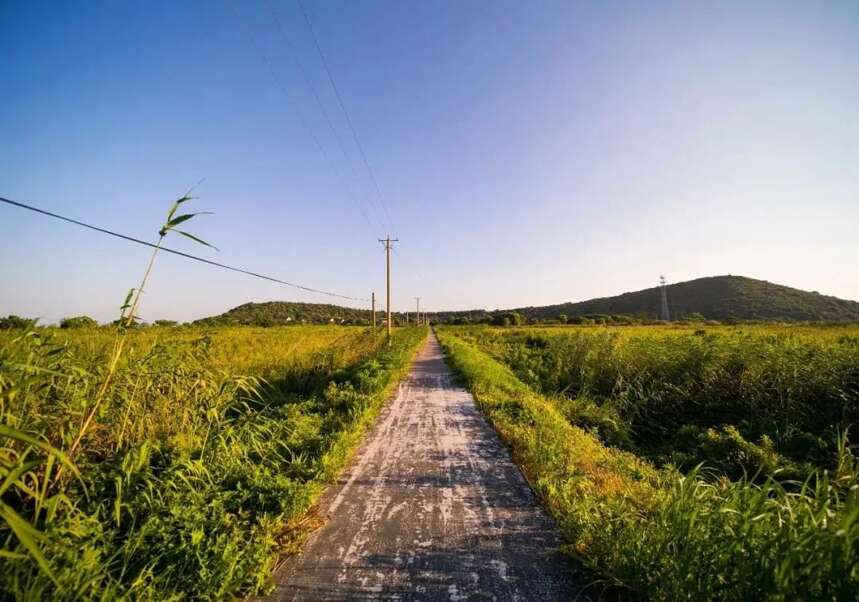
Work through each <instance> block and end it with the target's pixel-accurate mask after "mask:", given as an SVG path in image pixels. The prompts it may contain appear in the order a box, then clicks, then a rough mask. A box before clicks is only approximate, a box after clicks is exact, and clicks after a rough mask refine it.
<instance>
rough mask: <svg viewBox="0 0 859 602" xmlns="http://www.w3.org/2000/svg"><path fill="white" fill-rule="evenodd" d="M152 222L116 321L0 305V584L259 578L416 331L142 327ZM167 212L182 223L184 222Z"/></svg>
mask: <svg viewBox="0 0 859 602" xmlns="http://www.w3.org/2000/svg"><path fill="white" fill-rule="evenodd" d="M190 200H192V197H190V196H189V194H185V195H184V196H182V197H181V198H179V199H178V200H177V201H175V202H174V203H173V204H172V205H171V206H170V209H169V211H168V212H167V216H166V219H165V221H164V224H163V225H162V226H161V228H160V229H159V230H158V239H157V241H158V242H157V244H155V245H153V251H152V252H151V254H150V257H149V261H148V263H147V266H146V269H145V271H144V272H143V276H142V279H141V280H140V284H139V285H138V286H137V287H136V288H133V289H131V290H129V291H128V294H127V295H126V297H125V301H124V302H123V304H122V306H121V308H120V309H121V314H120V317H119V319H118V320H117V321H116V322H115V323H114V324H113V325H112V326H109V327H97V326H96V324H95V321H94V320H92V319H91V318H87V317H86V316H78V317H73V318H67V319H64V320H63V321H62V322H61V324H60V328H40V327H37V326H36V324H35V322H34V321H31V320H26V319H23V318H20V317H17V316H9V317H7V318H4V319H2V320H0V562H2V565H0V566H2V570H0V598H2V599H16V600H118V599H130V600H153V601H162V600H182V599H189V598H191V599H217V600H227V599H233V598H235V597H237V596H242V595H249V594H255V593H261V592H263V591H265V590H266V589H267V588H268V587H269V586H271V585H272V583H271V576H272V571H273V569H274V565H275V563H276V562H277V560H278V558H279V557H280V555H281V554H284V553H289V552H290V551H295V550H296V549H297V547H298V545H299V544H300V542H301V541H302V538H303V537H304V536H305V535H306V534H307V532H308V531H309V529H310V527H311V526H312V525H313V522H314V517H313V514H312V508H313V504H314V502H315V501H316V499H317V498H318V496H319V495H320V493H321V492H322V490H323V489H324V487H325V485H327V484H328V483H330V482H331V481H332V479H333V478H334V477H335V476H336V474H337V473H338V471H339V470H340V469H341V468H342V467H343V465H344V463H345V462H346V460H347V459H348V457H349V454H350V453H351V451H352V450H353V449H354V447H355V445H356V444H357V443H358V441H359V439H360V437H361V435H362V433H363V432H364V430H365V429H366V428H367V426H368V425H369V424H371V422H372V420H373V419H374V417H375V415H376V413H377V412H378V410H379V409H380V407H381V405H382V404H383V402H384V401H385V399H386V397H387V396H388V395H389V394H390V392H391V389H392V387H393V386H395V384H396V383H397V381H398V380H399V378H400V376H401V375H402V374H403V373H404V372H405V371H406V370H407V369H408V367H409V364H410V360H411V357H412V355H413V354H414V352H415V351H416V350H417V347H418V345H419V343H420V342H421V341H422V340H423V339H424V338H425V336H426V329H425V328H410V329H408V328H407V329H398V330H397V331H396V332H395V334H394V336H393V338H392V340H391V341H390V343H389V344H388V343H387V342H386V338H385V335H384V334H383V333H382V331H381V330H374V329H370V328H360V327H342V326H299V327H291V328H248V327H243V328H238V327H226V326H221V327H209V326H207V327H203V326H200V327H188V326H186V327H176V325H175V323H172V322H156V325H154V326H152V327H149V328H141V320H140V318H139V316H138V310H139V308H140V302H141V298H142V293H143V291H144V289H145V288H146V286H147V282H148V279H149V276H150V274H151V273H152V269H153V266H154V264H155V260H156V258H157V256H158V253H159V251H160V249H161V244H162V242H163V240H164V239H165V237H166V236H168V235H174V234H175V235H182V236H185V237H187V238H189V239H191V240H193V241H195V242H197V243H200V244H203V245H207V246H211V245H209V244H208V243H206V242H204V241H203V240H201V239H199V238H198V237H196V236H195V235H193V234H191V233H189V232H186V231H180V230H178V229H177V226H179V225H182V224H186V223H187V222H189V220H191V219H193V218H194V217H195V216H197V215H200V214H201V213H205V212H201V213H186V214H180V213H179V209H180V208H184V207H185V203H187V202H189V201H190ZM183 227H184V226H183Z"/></svg>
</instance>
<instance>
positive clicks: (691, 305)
mask: <svg viewBox="0 0 859 602" xmlns="http://www.w3.org/2000/svg"><path fill="white" fill-rule="evenodd" d="M659 305H660V292H659V287H653V288H648V289H644V290H641V291H635V292H631V293H624V294H622V295H617V296H615V297H605V298H600V299H591V300H589V301H581V302H579V303H563V304H560V305H547V306H544V307H523V308H520V309H518V310H515V311H517V312H519V313H521V314H523V315H524V316H525V317H527V318H528V319H535V318H536V319H552V318H557V317H558V316H559V315H561V314H563V315H567V316H570V317H572V316H585V315H594V314H609V315H626V316H637V317H642V318H651V319H652V318H656V317H658V315H659ZM668 306H669V310H670V313H671V317H672V318H673V319H676V318H683V317H684V316H689V315H690V314H700V315H701V316H703V317H705V318H707V319H710V320H768V321H810V322H857V321H859V303H857V302H856V301H847V300H844V299H838V298H837V297H830V296H827V295H821V294H819V293H817V292H808V291H803V290H799V289H796V288H791V287H789V286H782V285H780V284H773V283H771V282H767V281H765V280H755V279H753V278H745V277H743V276H711V277H708V278H697V279H695V280H689V281H687V282H678V283H677V284H671V285H669V286H668Z"/></svg>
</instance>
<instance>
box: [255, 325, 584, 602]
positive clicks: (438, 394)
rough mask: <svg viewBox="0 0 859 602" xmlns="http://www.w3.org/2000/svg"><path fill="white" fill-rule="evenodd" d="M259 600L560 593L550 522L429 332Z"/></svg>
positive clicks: (560, 570)
mask: <svg viewBox="0 0 859 602" xmlns="http://www.w3.org/2000/svg"><path fill="white" fill-rule="evenodd" d="M323 507H324V508H325V511H326V514H327V515H328V521H327V523H326V524H325V526H324V527H322V528H321V529H319V531H317V532H316V533H315V534H314V535H312V536H311V538H310V539H309V540H308V542H307V544H306V546H305V548H304V552H303V553H302V555H301V556H299V557H297V558H295V559H292V560H291V561H290V562H288V563H287V564H286V565H285V566H284V567H283V568H282V569H281V571H279V573H278V574H277V576H276V577H277V583H278V587H277V590H276V591H275V592H274V593H273V594H272V596H271V597H270V599H271V600H366V599H373V600H377V599H385V600H571V599H574V598H576V596H577V595H581V594H579V592H580V591H581V589H582V587H581V583H579V582H577V580H576V579H575V578H574V576H573V573H572V568H571V565H570V563H569V561H568V560H567V559H565V558H564V557H563V556H561V555H560V554H559V553H557V552H556V551H555V550H556V549H557V547H558V546H559V545H560V544H561V540H560V537H559V535H558V534H557V532H556V529H555V526H554V523H553V522H552V521H551V519H550V518H549V517H547V516H546V514H545V513H544V512H543V511H542V510H541V509H540V508H539V507H538V505H537V502H536V500H535V499H534V495H533V493H532V491H531V489H530V488H529V487H528V484H527V483H526V481H525V479H524V478H523V477H522V475H521V473H520V472H519V469H518V468H517V467H516V466H515V465H514V464H513V462H512V461H511V460H510V456H509V454H508V453H507V450H506V449H505V448H504V446H503V445H502V443H501V442H500V441H499V439H498V436H497V435H496V433H495V431H494V430H493V429H492V427H490V426H489V425H488V424H487V423H486V421H485V419H484V418H483V415H482V414H481V413H480V411H479V410H478V409H477V407H476V406H475V404H474V399H473V398H472V396H471V395H470V394H469V393H468V392H466V391H465V390H463V389H461V388H459V387H456V386H454V385H453V384H452V375H451V372H450V370H448V368H447V366H446V365H445V363H444V359H443V357H442V351H441V347H440V346H439V344H438V341H437V340H436V338H435V335H432V334H431V335H430V337H429V339H428V340H427V342H426V344H425V345H424V347H423V349H422V350H421V352H420V354H419V355H418V357H417V360H416V361H415V363H414V365H413V367H412V370H411V373H410V374H409V376H408V378H407V379H406V380H404V381H403V383H402V384H401V385H400V389H399V392H398V394H397V397H396V399H394V400H393V401H392V402H391V403H390V404H389V405H388V407H387V408H386V409H385V410H383V412H382V414H381V416H380V417H379V420H378V421H377V423H376V426H375V427H374V429H373V430H372V432H371V433H369V435H368V437H367V440H366V441H365V443H364V445H363V447H362V449H361V450H360V451H359V454H358V459H357V460H356V462H355V463H354V464H353V466H351V468H350V469H349V470H348V471H347V472H346V474H344V475H343V477H342V480H341V483H339V484H338V485H336V486H335V487H333V488H332V490H331V491H330V492H329V493H328V495H327V496H326V498H325V499H324V500H323Z"/></svg>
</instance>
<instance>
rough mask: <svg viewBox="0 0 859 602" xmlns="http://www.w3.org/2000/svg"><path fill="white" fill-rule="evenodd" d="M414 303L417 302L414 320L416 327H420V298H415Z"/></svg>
mask: <svg viewBox="0 0 859 602" xmlns="http://www.w3.org/2000/svg"><path fill="white" fill-rule="evenodd" d="M415 301H417V302H418V306H417V308H416V309H415V318H416V320H415V322H417V325H418V326H420V325H421V298H420V297H415Z"/></svg>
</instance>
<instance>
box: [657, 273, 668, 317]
mask: <svg viewBox="0 0 859 602" xmlns="http://www.w3.org/2000/svg"><path fill="white" fill-rule="evenodd" d="M659 288H660V289H661V292H662V306H661V307H660V311H659V317H660V319H662V320H665V321H666V322H668V321H670V320H671V314H670V313H668V282H667V280H665V276H660V277H659Z"/></svg>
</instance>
